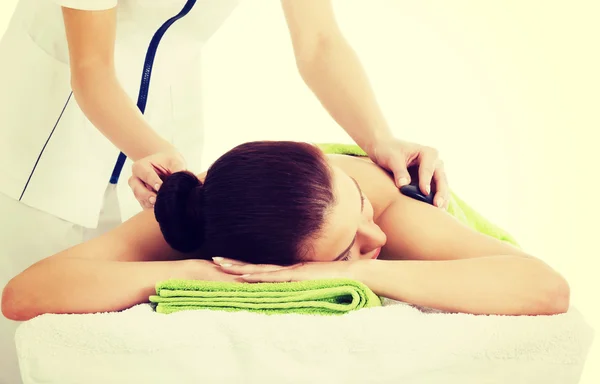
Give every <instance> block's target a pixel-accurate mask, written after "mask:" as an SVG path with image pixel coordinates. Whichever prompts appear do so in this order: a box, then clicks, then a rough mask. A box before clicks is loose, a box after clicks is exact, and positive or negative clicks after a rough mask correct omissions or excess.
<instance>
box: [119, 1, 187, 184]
mask: <svg viewBox="0 0 600 384" xmlns="http://www.w3.org/2000/svg"><path fill="white" fill-rule="evenodd" d="M195 3H196V0H188V1H187V2H186V3H185V5H184V6H183V9H182V10H181V11H180V12H179V13H178V14H177V15H175V16H173V17H171V18H170V19H169V20H167V21H166V22H165V23H164V24H163V25H162V26H161V27H160V28H159V29H158V30H157V31H156V33H155V34H154V36H153V37H152V40H151V41H150V45H149V46H148V51H147V52H146V59H145V60H144V70H143V71H142V81H141V85H140V91H139V94H138V102H137V106H138V108H139V109H140V111H141V112H142V114H143V113H144V111H145V110H146V102H147V101H148V90H149V88H150V76H151V75H152V65H153V64H154V57H155V56H156V50H157V49H158V44H159V43H160V40H161V39H162V37H163V35H164V34H165V32H166V31H167V29H169V27H170V26H171V25H173V23H175V22H176V21H177V20H179V19H181V18H183V17H184V16H185V15H187V14H188V13H189V12H190V11H191V10H192V8H193V7H194V4H195ZM125 160H127V156H125V154H124V153H123V152H121V153H119V157H118V158H117V163H116V164H115V167H114V169H113V172H112V175H111V177H110V183H111V184H117V182H118V181H119V176H120V175H121V171H122V170H123V165H124V164H125Z"/></svg>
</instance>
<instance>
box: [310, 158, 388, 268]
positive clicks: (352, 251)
mask: <svg viewBox="0 0 600 384" xmlns="http://www.w3.org/2000/svg"><path fill="white" fill-rule="evenodd" d="M332 168H333V171H332V178H333V189H334V195H335V198H336V204H335V205H334V206H333V207H332V209H331V211H330V212H329V214H328V215H327V216H326V217H325V224H324V225H323V229H322V230H321V233H319V234H318V236H317V237H316V238H315V239H314V240H310V241H309V244H308V245H309V246H310V248H311V249H312V252H311V253H310V256H309V259H310V261H338V260H340V261H346V260H359V259H374V258H377V256H378V255H379V252H380V251H381V247H383V246H384V245H385V242H386V235H385V233H383V231H382V230H381V228H379V226H378V225H377V224H375V222H374V221H373V206H372V205H371V202H370V201H369V200H368V199H367V198H366V196H365V195H364V194H363V192H362V191H361V189H360V186H359V185H358V183H357V182H356V181H355V180H354V179H353V178H351V177H350V176H348V174H346V173H345V172H344V171H342V170H341V169H340V168H338V167H335V166H333V167H332Z"/></svg>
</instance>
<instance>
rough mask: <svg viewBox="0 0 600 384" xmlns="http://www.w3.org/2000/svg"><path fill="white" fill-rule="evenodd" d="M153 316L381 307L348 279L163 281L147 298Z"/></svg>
mask: <svg viewBox="0 0 600 384" xmlns="http://www.w3.org/2000/svg"><path fill="white" fill-rule="evenodd" d="M150 302H151V303H153V304H154V305H155V308H156V312H159V313H165V314H166V313H173V312H178V311H184V310H192V309H214V310H223V311H242V310H243V311H250V312H259V313H265V314H283V313H300V314H314V315H342V314H345V313H348V312H350V311H353V310H357V309H361V308H369V307H379V306H381V300H380V299H379V297H378V296H377V295H375V294H374V293H373V291H371V290H370V289H369V288H368V287H367V286H366V285H364V284H362V283H360V282H358V281H354V280H349V279H325V280H308V281H298V282H289V283H229V282H220V281H200V280H177V279H173V280H166V281H162V282H159V283H158V284H156V295H154V296H150Z"/></svg>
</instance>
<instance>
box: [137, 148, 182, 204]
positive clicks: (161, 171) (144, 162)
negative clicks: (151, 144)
mask: <svg viewBox="0 0 600 384" xmlns="http://www.w3.org/2000/svg"><path fill="white" fill-rule="evenodd" d="M185 169H186V164H185V159H184V158H183V156H181V154H179V153H178V152H176V151H169V152H159V153H155V154H153V155H150V156H147V157H144V158H143V159H139V160H138V161H136V162H135V163H133V166H132V168H131V170H132V175H131V177H130V178H129V187H130V188H131V190H132V191H133V194H134V195H135V198H136V199H137V200H138V202H139V203H140V205H141V206H142V208H144V209H151V208H153V207H154V203H155V202H156V192H158V189H159V188H160V186H161V185H162V179H161V177H164V176H167V175H170V174H172V173H175V172H179V171H184V170H185Z"/></svg>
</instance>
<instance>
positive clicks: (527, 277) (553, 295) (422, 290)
mask: <svg viewBox="0 0 600 384" xmlns="http://www.w3.org/2000/svg"><path fill="white" fill-rule="evenodd" d="M351 268H354V271H353V275H354V277H355V278H356V279H357V280H359V281H362V282H363V283H364V284H366V285H367V286H368V287H369V288H371V289H372V290H373V291H374V292H375V293H376V294H378V295H381V296H384V297H388V298H391V299H394V300H399V301H403V302H407V303H411V304H415V305H419V306H425V307H430V308H437V309H441V310H445V311H450V312H462V313H473V314H498V315H531V314H536V315H544V314H556V313H562V312H565V311H566V310H567V309H568V306H569V288H568V284H567V283H566V281H565V280H564V279H563V278H562V277H561V276H560V275H559V274H558V273H556V272H555V271H554V270H552V269H551V268H550V267H549V266H547V265H546V264H544V263H543V262H542V261H540V260H538V259H535V258H526V257H521V256H489V257H480V258H473V259H460V260H447V261H386V260H366V261H363V260H361V261H358V262H357V264H355V265H354V266H352V267H351Z"/></svg>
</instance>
